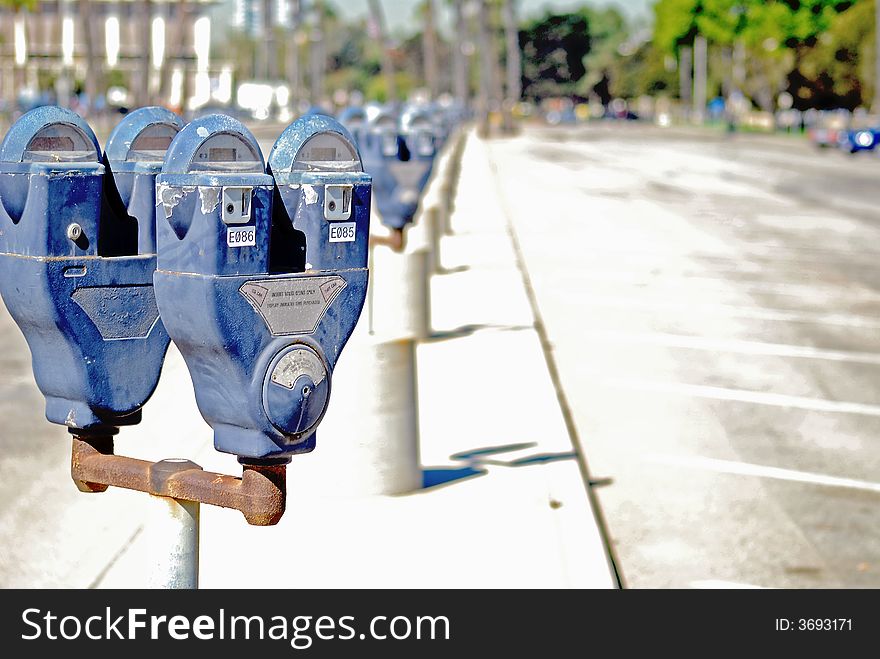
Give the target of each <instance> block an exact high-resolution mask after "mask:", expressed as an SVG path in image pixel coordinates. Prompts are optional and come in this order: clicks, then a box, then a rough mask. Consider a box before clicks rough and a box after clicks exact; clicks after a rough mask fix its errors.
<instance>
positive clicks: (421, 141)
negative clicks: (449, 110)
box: [393, 109, 439, 198]
mask: <svg viewBox="0 0 880 659" xmlns="http://www.w3.org/2000/svg"><path fill="white" fill-rule="evenodd" d="M437 131H438V129H437V126H436V123H435V118H434V116H432V114H431V112H430V111H429V110H428V109H415V110H413V111H412V112H409V113H407V114H405V115H404V116H403V117H401V130H400V132H401V137H402V139H403V142H404V144H405V146H406V148H405V150H404V151H405V153H404V155H403V156H402V157H401V161H402V162H401V164H398V165H396V166H395V167H396V169H393V171H395V175H396V177H397V179H398V181H399V183H400V185H402V186H404V187H405V188H407V189H411V190H413V191H414V192H415V195H416V197H417V198H418V197H421V195H422V191H423V190H424V189H425V185H427V183H428V179H429V178H431V170H432V168H433V166H434V157H435V156H436V155H437V150H438V148H439V138H438V135H437Z"/></svg>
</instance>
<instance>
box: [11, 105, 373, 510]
mask: <svg viewBox="0 0 880 659" xmlns="http://www.w3.org/2000/svg"><path fill="white" fill-rule="evenodd" d="M370 203H371V179H370V176H369V175H367V174H365V173H364V168H363V165H362V162H361V158H360V155H359V152H358V149H357V147H356V144H355V141H354V139H353V138H352V137H351V135H350V134H349V133H348V132H347V131H346V129H345V128H344V127H342V125H341V124H339V123H338V122H336V121H335V120H334V119H332V118H330V117H326V116H321V115H309V116H305V117H302V118H300V119H298V120H297V121H295V122H293V123H292V124H291V125H290V126H289V127H288V128H287V129H286V130H285V131H284V132H283V133H282V134H281V136H280V137H279V138H278V140H277V141H276V143H275V145H274V147H273V148H272V151H271V154H270V156H269V159H268V167H267V165H266V162H265V161H264V159H263V155H262V153H261V151H260V147H259V145H258V143H257V141H256V140H255V138H254V137H253V135H252V134H251V133H250V132H249V131H248V129H247V128H246V127H245V126H244V125H243V124H241V123H240V122H238V121H236V120H235V119H232V118H230V117H227V116H224V115H210V116H206V117H203V118H200V119H197V120H195V121H193V122H192V123H190V124H188V125H184V124H183V122H182V121H181V120H180V119H179V118H178V117H177V116H176V115H174V114H173V113H171V112H169V111H167V110H164V109H161V108H142V109H140V110H137V111H135V112H132V113H130V114H129V115H127V116H126V117H125V118H124V119H123V120H122V122H121V123H120V124H119V125H118V126H117V127H116V129H115V130H114V131H113V133H112V135H111V136H110V138H109V139H108V141H107V143H106V147H105V150H104V153H103V154H102V153H101V149H100V146H99V144H98V140H97V139H96V137H95V134H94V133H93V131H92V130H91V128H90V127H89V126H88V124H87V123H86V122H85V121H84V120H83V119H81V118H80V117H79V116H77V115H76V114H74V113H72V112H70V111H69V110H65V109H62V108H58V107H41V108H37V109H35V110H32V111H31V112H29V113H27V114H25V115H24V116H22V117H21V118H20V119H19V120H18V121H17V122H16V123H15V124H14V125H13V126H12V127H11V128H10V130H9V131H8V133H7V135H6V137H5V138H4V140H3V142H2V144H0V294H2V297H3V300H4V302H5V304H6V306H7V308H8V310H9V312H10V314H11V316H12V317H13V319H14V320H15V321H16V323H17V324H18V326H19V327H20V329H21V331H22V333H23V334H24V337H25V339H26V340H27V343H28V346H29V348H30V350H31V354H32V360H33V368H34V376H35V379H36V382H37V385H38V387H39V388H40V390H41V392H42V393H43V394H44V396H45V398H46V417H47V418H48V420H49V421H51V422H53V423H58V424H61V425H64V426H67V427H68V428H69V430H70V432H71V433H73V434H74V436H75V438H80V439H82V438H86V439H88V438H90V437H94V438H107V437H111V436H112V435H114V434H116V433H117V432H118V430H119V427H121V426H126V425H132V424H136V423H138V422H139V421H140V419H141V410H142V407H143V406H144V405H145V403H146V402H147V400H148V399H149V397H150V395H151V394H152V393H153V391H154V390H155V388H156V385H157V383H158V380H159V375H160V371H161V368H162V363H163V361H164V357H165V353H166V350H167V348H168V345H169V339H170V340H173V341H174V342H175V344H176V345H177V347H178V348H179V350H180V352H181V354H182V355H183V357H184V360H185V362H186V365H187V367H188V369H189V371H190V374H191V376H192V380H193V385H194V388H195V393H196V399H197V403H198V406H199V410H200V412H201V414H202V416H203V417H204V418H205V420H206V421H207V422H208V423H209V424H210V425H211V427H212V428H213V430H214V438H215V447H216V448H217V449H218V450H220V451H224V452H228V453H232V454H235V455H237V456H238V458H239V461H240V462H242V463H243V464H245V465H257V466H259V465H272V466H277V465H279V464H284V463H286V462H287V461H289V459H290V456H292V455H294V454H296V453H302V452H306V451H310V450H312V449H313V448H314V447H315V430H316V428H317V426H318V424H319V423H320V421H321V418H322V417H323V415H324V413H325V411H326V409H327V406H328V403H329V397H330V389H331V380H332V373H333V369H334V367H335V365H336V362H337V360H338V358H339V356H340V353H341V351H342V349H343V347H344V346H345V344H346V341H347V340H348V338H349V336H350V335H351V333H352V331H353V329H354V326H355V324H356V322H357V319H358V317H359V315H360V312H361V309H362V307H363V304H364V301H365V298H366V287H367V276H368V271H367V240H368V234H369V217H370ZM111 452H112V442H111ZM256 468H257V467H255V469H256ZM218 482H219V481H218ZM109 484H111V485H116V484H117V483H114V482H111V483H109ZM123 486H125V485H123ZM134 489H146V487H144V488H140V487H134ZM148 491H149V490H148ZM195 500H199V499H195ZM221 505H226V504H221ZM231 507H235V506H234V505H231ZM282 510H283V509H282ZM275 521H277V519H274V520H273V521H271V522H269V523H274V522H275Z"/></svg>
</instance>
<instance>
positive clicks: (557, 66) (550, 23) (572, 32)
mask: <svg viewBox="0 0 880 659" xmlns="http://www.w3.org/2000/svg"><path fill="white" fill-rule="evenodd" d="M519 43H520V47H521V48H522V54H523V58H522V62H523V96H524V97H525V98H532V99H540V98H546V97H550V96H572V95H575V94H576V93H577V91H578V85H577V83H578V82H579V81H580V80H581V78H583V77H584V74H586V72H587V70H586V67H585V66H584V58H585V57H586V56H587V54H588V53H589V52H590V45H591V37H590V26H589V22H588V20H587V17H586V16H585V15H583V14H579V13H574V14H551V13H547V14H546V15H545V16H544V17H542V18H540V19H537V20H533V21H530V22H529V23H527V24H526V25H525V26H524V28H523V29H522V30H520V33H519Z"/></svg>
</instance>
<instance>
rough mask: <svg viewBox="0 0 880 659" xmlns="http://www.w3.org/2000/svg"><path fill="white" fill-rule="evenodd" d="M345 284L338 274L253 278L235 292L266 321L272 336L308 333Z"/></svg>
mask: <svg viewBox="0 0 880 659" xmlns="http://www.w3.org/2000/svg"><path fill="white" fill-rule="evenodd" d="M345 286H346V282H345V280H344V279H343V278H342V277H339V276H337V275H333V276H330V277H296V278H293V279H257V280H254V281H249V282H247V283H245V284H242V285H241V288H239V292H240V293H241V294H242V296H243V297H244V298H245V299H246V300H247V301H248V302H249V303H250V305H251V306H252V307H253V308H254V310H255V311H256V312H257V313H258V314H260V316H262V318H263V320H265V321H266V325H267V326H268V328H269V331H270V332H271V333H272V334H273V335H274V336H284V335H289V334H311V333H312V332H314V331H315V329H317V327H318V321H320V320H321V318H322V317H323V316H324V312H325V311H327V307H329V306H330V304H331V303H332V302H333V300H335V299H336V297H337V296H338V295H339V293H340V292H341V291H342V289H344V288H345Z"/></svg>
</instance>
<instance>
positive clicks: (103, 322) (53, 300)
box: [0, 106, 168, 432]
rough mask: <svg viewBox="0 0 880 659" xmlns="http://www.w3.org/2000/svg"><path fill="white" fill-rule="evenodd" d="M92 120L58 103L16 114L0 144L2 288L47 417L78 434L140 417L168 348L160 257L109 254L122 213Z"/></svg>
mask: <svg viewBox="0 0 880 659" xmlns="http://www.w3.org/2000/svg"><path fill="white" fill-rule="evenodd" d="M106 175H107V171H106V168H105V165H104V164H102V163H101V158H100V147H99V145H98V142H97V139H96V138H95V135H94V133H93V132H92V130H91V128H90V127H89V126H88V124H87V123H86V122H85V121H84V120H83V119H82V118H80V117H79V116H77V115H76V114H74V113H72V112H70V111H69V110H65V109H62V108H57V107H51V106H47V107H41V108H37V109H36V110H33V111H31V112H29V113H27V114H25V115H23V116H22V117H21V118H20V119H19V120H18V121H17V122H16V123H15V124H13V126H12V127H11V128H10V129H9V132H8V133H7V135H6V137H5V138H4V140H3V143H2V145H0V198H2V200H3V208H2V213H0V236H2V238H0V294H2V296H3V300H4V302H5V303H6V306H7V308H8V309H9V312H10V315H11V316H12V317H13V319H14V320H15V321H16V323H17V324H18V325H19V327H20V328H21V330H22V333H23V334H24V336H25V339H26V340H27V342H28V346H29V348H30V350H31V356H32V361H33V368H34V377H35V379H36V382H37V385H38V387H39V388H40V390H41V391H42V393H43V394H44V396H45V398H46V416H47V418H48V419H49V421H52V422H54V423H59V424H63V425H66V426H68V427H69V428H71V429H72V430H75V431H78V432H86V431H95V432H108V431H109V429H111V428H115V427H117V426H121V425H129V424H132V423H137V421H139V420H140V413H141V407H142V406H143V405H144V403H145V402H146V401H147V399H148V398H149V397H150V395H151V394H152V392H153V390H154V389H155V387H156V384H157V382H158V378H159V372H160V370H161V366H162V361H163V359H164V355H165V350H166V349H167V347H168V336H167V334H166V333H165V330H164V327H163V326H162V323H161V321H160V320H159V314H158V310H157V308H156V303H155V297H154V295H153V289H152V274H153V270H154V269H155V256H154V255H148V256H143V257H140V256H136V255H126V256H124V257H123V258H115V257H116V254H114V253H112V250H109V251H108V249H107V247H108V244H107V240H106V235H107V232H106V231H105V228H106V227H110V226H112V225H113V224H114V223H116V222H117V221H118V220H119V218H117V217H115V216H113V214H112V213H109V211H108V210H107V208H106V206H105V205H104V203H103V190H104V183H105V179H106Z"/></svg>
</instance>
